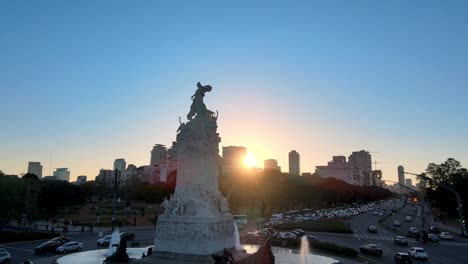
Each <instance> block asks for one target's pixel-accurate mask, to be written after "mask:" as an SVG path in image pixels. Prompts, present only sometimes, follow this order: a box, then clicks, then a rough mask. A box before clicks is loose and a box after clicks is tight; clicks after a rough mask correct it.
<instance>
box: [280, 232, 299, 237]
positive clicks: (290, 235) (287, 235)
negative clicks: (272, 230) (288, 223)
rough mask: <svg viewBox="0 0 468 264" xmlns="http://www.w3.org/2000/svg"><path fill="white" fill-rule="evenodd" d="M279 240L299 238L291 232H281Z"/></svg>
mask: <svg viewBox="0 0 468 264" xmlns="http://www.w3.org/2000/svg"><path fill="white" fill-rule="evenodd" d="M278 237H279V238H297V235H296V234H294V233H291V232H279V233H278Z"/></svg>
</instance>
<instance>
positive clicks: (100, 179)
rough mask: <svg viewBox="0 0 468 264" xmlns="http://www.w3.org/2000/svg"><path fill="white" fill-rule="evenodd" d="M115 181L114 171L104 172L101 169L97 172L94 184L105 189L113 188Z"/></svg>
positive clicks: (104, 170)
mask: <svg viewBox="0 0 468 264" xmlns="http://www.w3.org/2000/svg"><path fill="white" fill-rule="evenodd" d="M114 181H115V171H114V170H106V169H101V170H100V171H99V175H98V176H96V183H97V184H99V185H101V186H105V187H107V188H113V187H114Z"/></svg>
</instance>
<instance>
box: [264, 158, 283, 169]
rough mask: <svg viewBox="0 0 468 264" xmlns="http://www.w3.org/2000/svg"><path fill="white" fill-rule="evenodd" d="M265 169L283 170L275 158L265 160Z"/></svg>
mask: <svg viewBox="0 0 468 264" xmlns="http://www.w3.org/2000/svg"><path fill="white" fill-rule="evenodd" d="M263 169H264V170H273V171H281V167H280V166H278V161H277V160H275V159H267V160H265V161H264V162H263Z"/></svg>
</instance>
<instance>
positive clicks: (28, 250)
mask: <svg viewBox="0 0 468 264" xmlns="http://www.w3.org/2000/svg"><path fill="white" fill-rule="evenodd" d="M0 248H9V249H13V250H21V251H26V252H34V250H30V249H24V248H16V247H9V246H0Z"/></svg>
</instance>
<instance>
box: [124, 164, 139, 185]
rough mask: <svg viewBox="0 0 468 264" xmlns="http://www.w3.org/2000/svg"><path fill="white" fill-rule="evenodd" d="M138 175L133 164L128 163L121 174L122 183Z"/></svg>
mask: <svg viewBox="0 0 468 264" xmlns="http://www.w3.org/2000/svg"><path fill="white" fill-rule="evenodd" d="M137 175H138V168H137V167H136V166H135V165H133V164H128V167H127V169H126V170H125V171H124V173H123V175H122V185H125V184H126V183H127V181H128V180H130V179H131V178H133V177H136V176H137Z"/></svg>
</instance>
